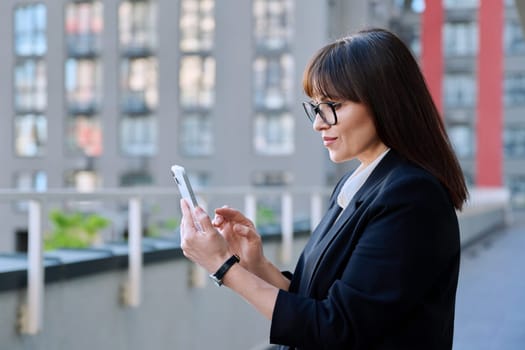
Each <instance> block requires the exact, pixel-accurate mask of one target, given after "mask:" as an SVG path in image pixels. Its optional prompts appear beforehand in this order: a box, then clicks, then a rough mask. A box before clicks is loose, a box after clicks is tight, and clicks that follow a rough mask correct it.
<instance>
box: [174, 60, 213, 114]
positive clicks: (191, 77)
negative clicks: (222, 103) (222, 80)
mask: <svg viewBox="0 0 525 350" xmlns="http://www.w3.org/2000/svg"><path fill="white" fill-rule="evenodd" d="M214 94H215V59H214V58H213V57H211V56H200V55H187V56H184V57H182V59H181V68H180V104H181V106H182V108H184V109H186V110H191V109H203V110H207V109H210V108H211V107H212V106H213V103H214V99H215V97H214Z"/></svg>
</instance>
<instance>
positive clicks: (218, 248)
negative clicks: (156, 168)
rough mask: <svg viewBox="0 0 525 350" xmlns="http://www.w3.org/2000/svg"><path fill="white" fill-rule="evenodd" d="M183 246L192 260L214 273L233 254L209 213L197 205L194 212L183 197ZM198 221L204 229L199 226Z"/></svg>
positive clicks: (181, 227)
mask: <svg viewBox="0 0 525 350" xmlns="http://www.w3.org/2000/svg"><path fill="white" fill-rule="evenodd" d="M180 206H181V210H182V221H181V225H180V238H181V248H182V251H183V253H184V255H185V256H186V257H187V258H188V259H190V260H191V261H193V262H195V263H197V264H198V265H200V266H202V267H203V268H204V269H206V271H208V272H209V273H214V272H215V271H217V270H218V269H219V267H220V266H221V265H222V264H223V263H224V262H225V261H226V260H227V259H228V258H229V257H230V256H232V255H233V253H232V252H230V249H229V246H228V243H227V242H226V240H225V239H224V237H223V236H222V235H221V234H220V233H219V232H218V231H217V230H216V229H215V228H214V227H213V225H212V223H211V220H210V218H209V217H208V214H206V212H205V211H204V210H203V209H202V208H200V207H197V208H196V209H195V211H194V212H193V213H192V212H191V209H190V207H189V205H188V203H187V202H186V201H185V200H184V199H181V202H180ZM195 223H198V224H199V225H200V227H201V228H202V230H199V229H198V228H197V225H196V224H195Z"/></svg>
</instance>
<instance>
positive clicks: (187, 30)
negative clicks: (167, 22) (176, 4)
mask: <svg viewBox="0 0 525 350" xmlns="http://www.w3.org/2000/svg"><path fill="white" fill-rule="evenodd" d="M179 25H180V35H181V39H180V49H181V51H182V52H185V53H186V52H195V53H202V52H210V51H211V50H212V49H213V41H214V36H215V0H182V1H181V17H180V22H179Z"/></svg>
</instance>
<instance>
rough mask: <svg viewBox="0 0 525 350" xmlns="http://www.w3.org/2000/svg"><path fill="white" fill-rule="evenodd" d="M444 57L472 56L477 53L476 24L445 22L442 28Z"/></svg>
mask: <svg viewBox="0 0 525 350" xmlns="http://www.w3.org/2000/svg"><path fill="white" fill-rule="evenodd" d="M444 45H445V55H446V56H474V55H476V54H477V52H478V26H477V23H476V22H447V23H445V26H444Z"/></svg>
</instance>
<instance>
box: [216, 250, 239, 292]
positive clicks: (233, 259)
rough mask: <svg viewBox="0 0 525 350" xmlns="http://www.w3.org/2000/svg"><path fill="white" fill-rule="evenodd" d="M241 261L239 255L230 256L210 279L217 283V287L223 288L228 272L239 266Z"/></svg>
mask: <svg viewBox="0 0 525 350" xmlns="http://www.w3.org/2000/svg"><path fill="white" fill-rule="evenodd" d="M239 261H240V258H239V256H238V255H236V254H233V255H231V256H229V257H228V258H227V259H225V260H224V262H223V263H222V264H221V265H220V266H219V268H218V269H217V270H216V271H215V272H214V273H211V274H210V275H209V277H210V278H211V279H212V280H213V281H214V282H215V284H216V285H217V286H219V287H220V286H222V284H223V280H224V277H225V276H226V274H227V273H228V271H229V270H230V269H231V268H232V267H233V265H235V264H237V263H238V262H239Z"/></svg>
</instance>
